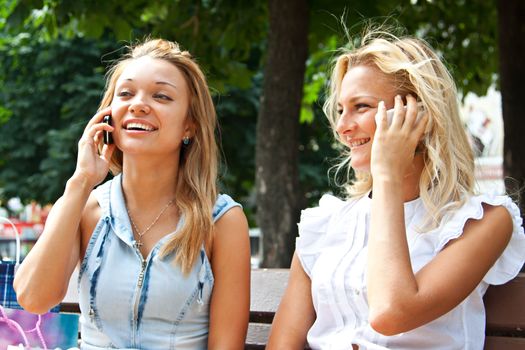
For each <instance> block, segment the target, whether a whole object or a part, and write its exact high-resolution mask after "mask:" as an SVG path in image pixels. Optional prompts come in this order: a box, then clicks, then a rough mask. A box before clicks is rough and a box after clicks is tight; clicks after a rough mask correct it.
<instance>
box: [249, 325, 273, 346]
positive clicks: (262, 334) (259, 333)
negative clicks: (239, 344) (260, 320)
mask: <svg viewBox="0 0 525 350" xmlns="http://www.w3.org/2000/svg"><path fill="white" fill-rule="evenodd" d="M270 328H271V325H270V324H256V323H250V325H249V326H248V334H247V335H246V345H245V346H244V348H245V349H250V350H256V349H264V348H265V346H266V343H267V341H268V335H269V334H270Z"/></svg>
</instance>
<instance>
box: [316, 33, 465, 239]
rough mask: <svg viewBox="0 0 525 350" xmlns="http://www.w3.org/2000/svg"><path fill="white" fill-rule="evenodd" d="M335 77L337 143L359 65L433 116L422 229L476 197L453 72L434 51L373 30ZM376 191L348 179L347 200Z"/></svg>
mask: <svg viewBox="0 0 525 350" xmlns="http://www.w3.org/2000/svg"><path fill="white" fill-rule="evenodd" d="M341 51H342V52H341V54H340V55H339V56H338V57H337V58H336V60H335V65H334V67H333V71H332V74H331V80H330V90H329V96H328V98H327V100H326V102H325V105H324V112H325V114H326V116H327V117H328V120H329V122H330V125H331V127H332V130H333V132H334V135H335V137H336V139H338V141H339V142H341V140H339V138H338V135H337V133H336V132H335V126H336V124H337V120H338V118H339V117H340V116H339V114H338V113H337V101H338V97H339V93H340V90H341V81H342V80H343V77H344V75H345V74H346V72H347V71H348V70H349V69H350V68H352V67H356V66H360V65H365V66H370V67H375V68H377V69H379V70H380V71H381V72H383V73H384V74H386V75H387V76H389V77H390V78H391V81H392V82H393V83H394V84H396V90H397V91H396V93H397V94H400V95H403V96H404V95H406V94H408V93H410V94H412V95H414V96H416V97H417V99H418V101H420V102H422V103H423V106H424V109H425V110H426V112H427V114H428V124H427V129H426V131H425V137H424V138H423V140H422V145H421V146H420V148H421V150H420V151H421V152H422V153H423V159H424V169H423V172H422V174H421V178H420V180H419V193H420V196H421V198H422V200H423V203H424V205H425V207H426V208H427V210H428V213H429V215H430V217H429V218H428V220H427V222H426V223H425V224H424V225H423V226H424V229H426V230H428V229H431V228H434V227H436V225H438V224H439V221H440V220H441V218H442V217H443V216H444V215H445V214H446V213H447V212H449V211H450V210H452V209H454V208H457V207H459V206H461V205H462V204H463V203H464V202H465V200H466V197H467V195H469V194H472V193H473V192H474V184H475V180H474V157H473V152H472V149H471V146H470V144H469V142H468V138H467V135H466V133H465V130H464V128H463V125H462V123H461V119H460V116H459V104H458V94H457V89H456V85H455V83H454V80H453V78H452V76H451V75H450V73H449V71H448V70H447V68H446V67H445V65H444V64H443V62H442V61H441V60H440V58H439V57H438V55H437V54H436V53H435V52H434V51H433V50H432V49H431V48H430V46H429V45H428V44H427V43H426V42H424V41H423V40H421V39H417V38H411V37H397V36H395V35H393V34H390V33H387V32H385V31H381V30H368V32H367V33H365V34H364V35H363V36H362V40H361V43H360V45H359V46H358V47H357V48H353V49H348V48H346V49H342V50H341ZM350 157H351V154H350V152H349V150H348V151H346V152H345V154H344V157H343V160H342V161H341V163H340V164H339V165H338V170H342V169H345V168H346V169H348V168H347V167H348V166H349V160H350ZM371 188H372V177H371V175H370V174H369V173H364V172H356V174H355V180H354V181H350V180H349V179H348V178H347V182H346V185H345V190H346V193H347V195H348V196H350V197H356V196H362V195H364V194H366V193H368V192H369V191H370V190H371Z"/></svg>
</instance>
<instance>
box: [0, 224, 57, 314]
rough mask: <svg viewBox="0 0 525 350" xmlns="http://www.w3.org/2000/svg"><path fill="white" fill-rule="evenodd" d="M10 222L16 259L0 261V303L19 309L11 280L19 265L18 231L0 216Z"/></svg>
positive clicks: (55, 310)
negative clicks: (14, 241) (14, 242)
mask: <svg viewBox="0 0 525 350" xmlns="http://www.w3.org/2000/svg"><path fill="white" fill-rule="evenodd" d="M2 221H3V222H5V223H7V224H10V225H11V227H12V228H13V233H14V236H15V237H14V239H15V240H16V259H15V261H1V262H0V305H1V306H3V307H7V308H10V309H20V310H23V307H22V306H20V304H18V301H17V300H16V293H15V290H14V289H13V280H14V279H15V272H16V270H17V269H18V265H20V233H19V232H18V230H17V229H16V226H15V225H14V224H13V223H12V222H11V221H10V220H9V219H6V218H3V217H0V222H2ZM59 309H60V305H57V306H55V307H54V308H52V309H51V310H50V311H51V312H58V311H59Z"/></svg>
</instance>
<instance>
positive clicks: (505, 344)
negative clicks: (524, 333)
mask: <svg viewBox="0 0 525 350" xmlns="http://www.w3.org/2000/svg"><path fill="white" fill-rule="evenodd" d="M492 349H494V350H523V349H525V339H524V338H512V337H490V336H489V337H485V347H484V350H492Z"/></svg>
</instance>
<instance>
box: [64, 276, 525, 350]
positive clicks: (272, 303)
mask: <svg viewBox="0 0 525 350" xmlns="http://www.w3.org/2000/svg"><path fill="white" fill-rule="evenodd" d="M288 273H289V271H288V270H287V269H257V270H252V277H251V305H250V325H249V328H248V336H247V338H246V346H245V349H252V350H254V349H264V348H265V346H266V342H267V339H268V334H269V332H270V327H271V323H272V321H273V317H274V315H275V311H276V310H277V307H278V306H279V302H280V300H281V296H282V295H283V293H284V290H285V288H286V285H287V283H288ZM484 302H485V307H486V311H487V328H486V338H485V348H484V349H485V350H525V273H521V274H519V275H518V277H516V278H515V279H514V280H512V281H510V282H509V283H507V284H505V285H502V286H491V287H490V288H489V290H488V291H487V294H486V295H485V298H484ZM61 311H63V312H79V308H78V304H76V303H63V304H62V306H61Z"/></svg>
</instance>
